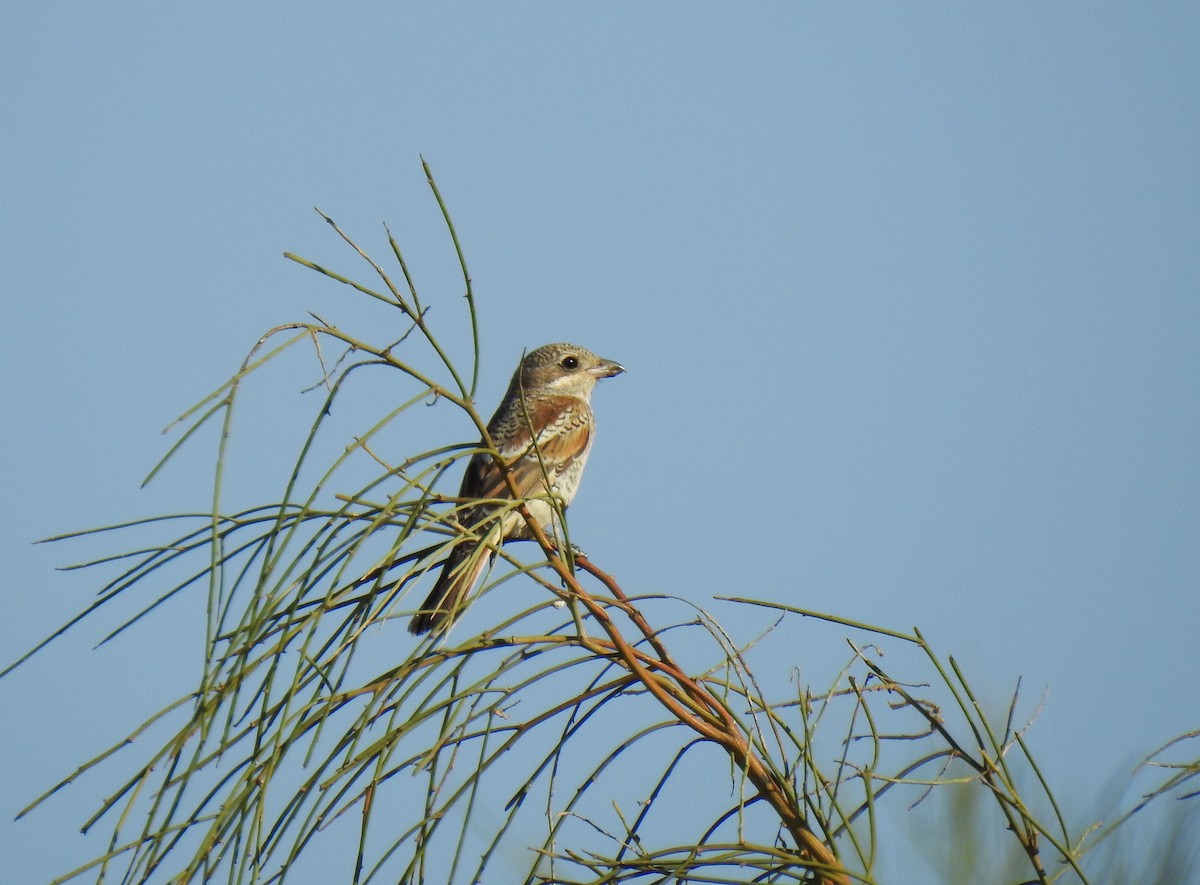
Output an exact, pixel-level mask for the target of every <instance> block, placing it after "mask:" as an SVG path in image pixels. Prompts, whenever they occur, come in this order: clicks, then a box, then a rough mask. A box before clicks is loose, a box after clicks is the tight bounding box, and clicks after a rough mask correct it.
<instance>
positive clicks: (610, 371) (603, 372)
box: [588, 359, 625, 378]
mask: <svg viewBox="0 0 1200 885" xmlns="http://www.w3.org/2000/svg"><path fill="white" fill-rule="evenodd" d="M624 371H625V367H624V366H622V365H621V364H620V363H615V362H613V361H612V360H605V359H602V360H600V364H599V365H598V366H594V367H593V368H591V369H588V374H589V375H591V376H592V377H594V378H612V377H613V376H614V375H620V374H621V373H622V372H624Z"/></svg>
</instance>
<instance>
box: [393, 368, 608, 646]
mask: <svg viewBox="0 0 1200 885" xmlns="http://www.w3.org/2000/svg"><path fill="white" fill-rule="evenodd" d="M624 371H625V368H624V367H623V366H621V365H620V364H618V363H615V362H613V361H612V360H606V359H602V358H601V357H598V356H596V354H594V353H592V352H591V351H590V350H586V349H584V348H582V347H578V346H576V345H574V344H547V345H545V346H543V347H539V348H538V349H537V350H532V351H530V352H529V353H527V354H526V355H525V357H524V358H523V359H522V360H521V364H520V365H519V366H517V371H516V372H515V373H514V374H513V377H512V381H511V382H510V383H509V385H508V392H507V393H506V394H504V399H503V400H502V401H501V403H500V407H499V408H498V409H496V414H495V415H493V416H492V420H491V421H489V422H488V434H489V435H490V436H491V438H492V442H493V443H495V446H496V449H497V451H499V453H500V455H501V456H502V457H503V459H504V463H505V464H507V465H508V467H509V475H510V476H511V477H512V481H513V485H514V486H515V487H516V490H517V494H518V496H519V497H520V498H523V499H527V500H526V506H527V507H528V509H529V513H530V515H532V516H533V517H534V518H535V519H536V520H537V521H538V522H540V523H542V524H543V525H547V526H548V525H550V524H551V523H552V522H553V519H554V506H553V504H551V503H550V500H549V497H550V495H554V496H555V497H557V498H559V499H561V500H562V503H563V506H566V505H567V504H570V503H571V500H572V499H573V498H574V497H575V492H576V491H577V490H578V488H579V478H580V477H581V476H582V475H583V467H584V464H585V463H587V457H588V453H589V452H590V451H591V450H592V441H593V439H594V438H595V432H596V431H595V419H594V418H593V416H592V407H591V406H590V405H589V403H588V401H589V399H590V398H591V395H592V390H593V389H594V388H595V386H596V382H597V381H599V380H600V379H601V378H611V377H613V376H614V375H620V374H621V373H622V372H624ZM535 435H536V436H535ZM535 439H536V444H535ZM547 480H549V488H547ZM458 494H459V497H460V498H467V499H471V498H476V499H480V500H481V501H486V500H488V499H491V500H492V501H496V500H506V501H512V500H514V499H513V497H512V494H511V493H510V492H509V489H508V485H507V483H506V482H505V481H504V475H503V474H502V473H501V471H500V468H499V467H498V466H497V465H496V461H495V459H494V458H493V457H492V455H490V454H488V453H487V452H476V453H475V454H474V455H473V456H472V457H471V460H470V462H469V463H468V464H467V472H466V475H465V476H464V477H463V482H462V490H461V491H460V492H459V493H458ZM501 511H503V505H501V504H497V503H490V504H488V503H480V504H476V505H474V506H468V507H465V508H463V510H462V511H461V512H460V516H459V520H460V522H462V524H463V525H464V526H466V527H468V528H470V529H473V530H474V532H475V533H476V534H478V536H479V538H480V540H478V541H469V540H464V541H460V543H458V544H456V545H455V546H454V548H453V549H452V551H451V553H450V555H449V556H448V557H447V559H446V562H445V564H444V565H443V566H442V572H441V574H440V575H439V576H438V579H437V583H435V584H434V585H433V590H432V591H430V593H429V597H428V598H427V599H426V600H425V602H424V603H422V605H421V608H420V609H419V610H418V611H417V613H416V614H415V615H414V616H413V619H412V622H411V623H410V624H409V625H408V629H409V632H410V633H413V634H416V635H420V634H422V633H428V632H429V631H431V630H443V629H448V628H449V627H450V625H451V624H453V623H454V622H455V620H457V619H458V616H459V615H461V614H462V613H463V610H464V609H465V608H466V607H467V597H468V596H469V595H470V593H471V590H472V589H473V588H474V587H475V584H476V582H478V580H479V576H480V575H481V574H483V571H484V569H486V568H487V566H488V565H489V564H490V563H491V560H492V558H493V557H494V556H495V554H494V553H493V552H491V551H490V550H489V549H488V546H489V545H491V546H497V545H499V544H501V543H503V542H504V541H514V540H520V539H527V538H529V536H530V535H529V529H528V526H527V525H526V524H525V521H524V519H522V518H521V515H520V514H519V513H517V512H516V511H515V510H510V511H508V512H507V513H503V515H498V514H499V512H501Z"/></svg>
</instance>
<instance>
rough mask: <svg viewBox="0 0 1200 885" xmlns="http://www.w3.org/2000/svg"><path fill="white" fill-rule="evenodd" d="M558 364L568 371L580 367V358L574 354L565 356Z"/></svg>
mask: <svg viewBox="0 0 1200 885" xmlns="http://www.w3.org/2000/svg"><path fill="white" fill-rule="evenodd" d="M558 364H559V365H560V366H562V367H563V368H564V369H567V370H568V371H570V370H572V369H578V368H579V358H578V357H574V356H564V357H563V358H562V359H561V360H559V363H558Z"/></svg>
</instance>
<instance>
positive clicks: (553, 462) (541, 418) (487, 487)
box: [462, 396, 592, 498]
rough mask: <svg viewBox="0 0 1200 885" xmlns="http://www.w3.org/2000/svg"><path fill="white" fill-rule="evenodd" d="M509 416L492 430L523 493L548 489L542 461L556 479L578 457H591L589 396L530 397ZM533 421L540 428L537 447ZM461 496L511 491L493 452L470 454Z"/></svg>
mask: <svg viewBox="0 0 1200 885" xmlns="http://www.w3.org/2000/svg"><path fill="white" fill-rule="evenodd" d="M527 416H528V417H527ZM509 418H510V419H515V420H509V421H506V422H505V427H504V428H503V432H497V431H493V433H492V436H493V438H494V439H495V442H496V445H497V446H498V447H499V449H498V450H499V452H500V454H501V456H502V457H503V458H504V463H506V464H507V465H508V466H509V472H510V473H511V475H512V479H513V484H514V485H515V486H516V488H517V492H518V493H519V494H520V495H521V497H534V496H537V495H544V494H545V493H546V483H545V480H544V478H543V474H542V464H543V463H544V464H545V471H546V475H548V476H549V478H550V482H551V483H553V482H554V481H555V480H556V479H558V477H560V476H561V475H562V474H564V473H566V472H567V471H568V470H569V469H570V468H571V466H572V465H574V464H575V463H576V462H577V461H578V460H579V459H580V458H585V457H587V453H588V450H589V449H590V448H591V444H592V410H591V408H590V407H589V406H588V404H587V402H585V401H584V400H581V399H578V398H576V397H565V396H564V397H539V398H537V399H528V400H526V401H525V403H524V409H521V411H520V412H519V414H517V415H513V416H509ZM530 426H532V427H534V428H537V429H538V437H537V448H536V449H535V448H534V446H533V444H532V434H531V433H530ZM539 453H540V454H541V461H540V462H539V460H538V454H539ZM462 497H464V498H511V497H512V496H511V495H510V494H509V491H508V485H507V484H506V483H505V482H504V476H503V475H502V474H501V472H500V469H499V468H498V467H497V466H496V462H495V460H494V459H493V458H492V457H491V455H488V454H485V453H483V452H480V453H479V454H476V455H475V456H474V457H473V458H471V463H470V465H468V467H467V474H466V476H465V477H463V486H462Z"/></svg>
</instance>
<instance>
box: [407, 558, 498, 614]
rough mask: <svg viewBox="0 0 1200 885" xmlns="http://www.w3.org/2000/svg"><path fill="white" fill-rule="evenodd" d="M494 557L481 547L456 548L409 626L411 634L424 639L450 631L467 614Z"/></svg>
mask: <svg viewBox="0 0 1200 885" xmlns="http://www.w3.org/2000/svg"><path fill="white" fill-rule="evenodd" d="M493 555H494V554H492V553H490V552H489V551H487V550H486V549H484V548H483V546H482V545H480V544H459V545H458V546H456V547H455V548H454V550H453V551H451V553H450V556H449V557H447V559H446V563H445V565H443V566H442V573H441V574H440V575H438V579H437V583H435V584H434V585H433V589H432V590H430V591H429V596H427V597H426V598H425V601H424V602H423V603H421V607H420V609H418V610H417V613H416V614H415V615H413V619H412V621H410V622H409V625H408V632H409V633H412V634H413V635H414V636H420V635H421V634H422V633H428V632H430V631H431V630H446V629H449V627H450V625H451V624H453V623H454V622H455V621H457V620H458V617H459V615H461V614H462V613H463V612H464V611H465V610H466V608H467V605H468V603H469V598H468V597H470V595H471V590H472V589H474V587H475V584H476V583H477V582H478V581H479V576H480V575H482V574H483V570H484V569H485V568H487V567H488V564H489V563H490V562H491V561H492V556H493Z"/></svg>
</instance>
